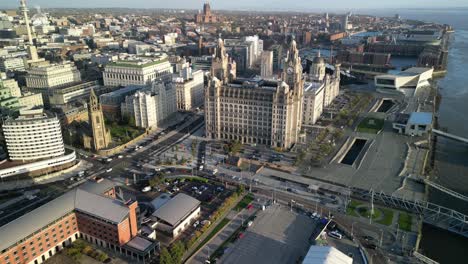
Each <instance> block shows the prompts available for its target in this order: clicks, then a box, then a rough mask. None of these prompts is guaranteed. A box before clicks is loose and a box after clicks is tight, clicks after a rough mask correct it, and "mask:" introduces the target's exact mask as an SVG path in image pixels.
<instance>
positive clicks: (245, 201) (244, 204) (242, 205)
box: [234, 194, 254, 211]
mask: <svg viewBox="0 0 468 264" xmlns="http://www.w3.org/2000/svg"><path fill="white" fill-rule="evenodd" d="M253 200H254V197H253V195H251V194H248V195H246V196H244V198H242V200H241V201H240V202H239V203H238V204H237V205H236V207H234V210H236V211H240V210H242V209H244V208H246V207H247V205H249V204H250V203H251V202H252V201H253Z"/></svg>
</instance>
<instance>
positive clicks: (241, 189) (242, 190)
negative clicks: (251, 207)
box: [236, 185, 245, 195]
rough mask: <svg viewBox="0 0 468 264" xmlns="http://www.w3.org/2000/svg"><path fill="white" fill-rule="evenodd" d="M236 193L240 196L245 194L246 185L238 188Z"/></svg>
mask: <svg viewBox="0 0 468 264" xmlns="http://www.w3.org/2000/svg"><path fill="white" fill-rule="evenodd" d="M236 192H237V194H238V195H241V194H243V193H244V192H245V187H244V185H239V186H237V190H236Z"/></svg>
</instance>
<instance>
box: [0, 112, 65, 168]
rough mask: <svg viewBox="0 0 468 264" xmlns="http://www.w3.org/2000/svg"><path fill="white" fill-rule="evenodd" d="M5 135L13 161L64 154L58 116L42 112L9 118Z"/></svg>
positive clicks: (5, 127)
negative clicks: (49, 115)
mask: <svg viewBox="0 0 468 264" xmlns="http://www.w3.org/2000/svg"><path fill="white" fill-rule="evenodd" d="M3 135H4V137H5V142H6V146H7V150H8V156H9V158H10V160H12V161H32V160H40V159H48V158H54V157H59V156H63V155H64V154H65V146H64V144H63V138H62V129H61V127H60V121H59V119H58V118H57V117H55V116H54V117H48V116H47V115H45V114H43V113H42V111H41V113H35V114H33V115H21V116H20V117H18V118H16V119H12V118H10V119H7V120H6V121H5V122H4V124H3Z"/></svg>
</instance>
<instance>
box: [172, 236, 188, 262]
mask: <svg viewBox="0 0 468 264" xmlns="http://www.w3.org/2000/svg"><path fill="white" fill-rule="evenodd" d="M170 252H171V256H172V263H175V264H179V263H182V257H183V256H184V253H185V245H184V243H182V241H180V240H179V241H177V242H175V243H174V244H173V245H172V247H171V251H170Z"/></svg>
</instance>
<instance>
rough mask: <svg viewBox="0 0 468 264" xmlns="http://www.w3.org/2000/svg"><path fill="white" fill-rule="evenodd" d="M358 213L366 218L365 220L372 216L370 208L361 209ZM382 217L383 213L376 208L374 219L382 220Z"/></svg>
mask: <svg viewBox="0 0 468 264" xmlns="http://www.w3.org/2000/svg"><path fill="white" fill-rule="evenodd" d="M357 211H358V213H359V215H360V216H362V217H365V218H369V217H370V215H371V210H370V208H367V207H359V208H358V209H357ZM381 215H382V211H380V209H378V208H374V214H373V215H372V219H377V218H380V216H381Z"/></svg>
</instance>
